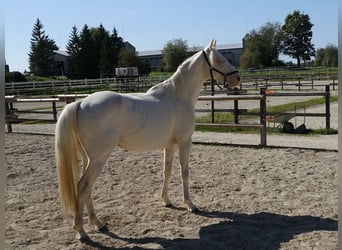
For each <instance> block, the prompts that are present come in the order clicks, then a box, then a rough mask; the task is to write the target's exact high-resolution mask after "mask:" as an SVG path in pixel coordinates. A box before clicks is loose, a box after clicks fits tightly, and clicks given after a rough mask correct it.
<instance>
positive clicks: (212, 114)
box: [211, 80, 215, 123]
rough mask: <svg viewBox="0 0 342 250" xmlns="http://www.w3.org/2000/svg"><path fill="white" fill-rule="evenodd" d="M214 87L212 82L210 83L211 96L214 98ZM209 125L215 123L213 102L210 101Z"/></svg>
mask: <svg viewBox="0 0 342 250" xmlns="http://www.w3.org/2000/svg"><path fill="white" fill-rule="evenodd" d="M214 92H215V85H214V81H213V80H212V81H211V96H214V94H215V93H214ZM211 123H215V103H214V100H211Z"/></svg>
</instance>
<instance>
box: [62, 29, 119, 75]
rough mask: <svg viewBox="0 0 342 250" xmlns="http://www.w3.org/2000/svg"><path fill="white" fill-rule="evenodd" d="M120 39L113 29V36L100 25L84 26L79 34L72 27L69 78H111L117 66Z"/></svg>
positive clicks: (69, 47) (69, 48)
mask: <svg viewBox="0 0 342 250" xmlns="http://www.w3.org/2000/svg"><path fill="white" fill-rule="evenodd" d="M122 48H123V41H122V38H121V37H119V36H118V33H117V31H116V30H115V29H114V31H113V34H111V35H110V34H109V32H108V31H106V29H105V28H104V27H103V25H102V24H101V25H100V26H99V27H97V28H90V29H89V27H88V26H87V25H84V27H83V29H82V31H81V32H80V34H78V30H77V28H76V26H74V27H72V31H71V34H70V36H69V42H68V46H67V49H68V52H69V56H70V57H69V62H70V77H72V78H98V77H106V76H111V75H112V74H113V71H114V68H115V67H116V66H117V62H118V59H119V53H120V50H121V49H122Z"/></svg>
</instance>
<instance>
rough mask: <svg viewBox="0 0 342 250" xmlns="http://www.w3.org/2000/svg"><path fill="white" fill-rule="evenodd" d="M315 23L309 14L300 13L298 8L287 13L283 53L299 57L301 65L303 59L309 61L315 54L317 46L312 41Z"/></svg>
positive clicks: (298, 62)
mask: <svg viewBox="0 0 342 250" xmlns="http://www.w3.org/2000/svg"><path fill="white" fill-rule="evenodd" d="M312 26H313V24H312V23H311V22H310V17H309V15H306V14H304V13H302V14H301V13H300V12H299V11H298V10H296V11H294V12H293V13H292V14H289V15H287V17H286V18H285V24H284V25H283V26H282V30H283V32H284V48H283V53H284V54H285V55H289V56H290V57H292V58H295V59H297V65H298V66H300V62H301V60H303V61H308V60H310V59H311V57H312V56H315V47H314V44H312V43H311V39H312V31H311V28H312Z"/></svg>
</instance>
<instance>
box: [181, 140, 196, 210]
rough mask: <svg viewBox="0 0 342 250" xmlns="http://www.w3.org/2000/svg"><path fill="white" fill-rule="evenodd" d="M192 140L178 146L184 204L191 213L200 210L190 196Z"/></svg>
mask: <svg viewBox="0 0 342 250" xmlns="http://www.w3.org/2000/svg"><path fill="white" fill-rule="evenodd" d="M191 145H192V142H191V138H190V139H189V140H187V141H186V142H184V143H182V144H178V148H179V161H180V165H181V174H182V183H183V197H184V203H185V204H186V206H187V207H188V210H189V211H190V212H195V211H197V210H198V208H197V207H196V206H195V205H194V204H193V203H192V201H191V199H190V195H189V154H190V149H191Z"/></svg>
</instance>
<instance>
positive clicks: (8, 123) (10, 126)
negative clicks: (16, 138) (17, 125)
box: [5, 102, 13, 133]
mask: <svg viewBox="0 0 342 250" xmlns="http://www.w3.org/2000/svg"><path fill="white" fill-rule="evenodd" d="M10 106H12V105H11V104H10V103H8V102H5V116H7V115H9V114H10V109H11V108H10ZM12 110H13V108H12ZM6 123H7V132H8V133H12V123H11V122H10V121H8V122H6Z"/></svg>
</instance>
